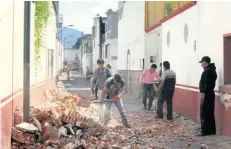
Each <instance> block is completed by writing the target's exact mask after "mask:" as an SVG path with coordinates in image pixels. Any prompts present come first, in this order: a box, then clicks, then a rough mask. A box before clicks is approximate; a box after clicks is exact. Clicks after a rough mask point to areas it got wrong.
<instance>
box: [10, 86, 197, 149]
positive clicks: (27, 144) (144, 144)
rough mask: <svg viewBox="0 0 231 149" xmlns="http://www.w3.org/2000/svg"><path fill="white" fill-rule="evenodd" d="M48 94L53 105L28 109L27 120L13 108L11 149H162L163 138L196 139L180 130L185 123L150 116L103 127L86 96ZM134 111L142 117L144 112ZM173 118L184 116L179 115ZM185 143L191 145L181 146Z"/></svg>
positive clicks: (173, 139)
mask: <svg viewBox="0 0 231 149" xmlns="http://www.w3.org/2000/svg"><path fill="white" fill-rule="evenodd" d="M50 94H51V95H52V96H53V98H49V99H47V102H52V103H53V104H55V105H56V106H55V107H53V108H51V109H43V110H41V109H36V108H31V114H30V115H31V118H30V121H29V123H22V121H21V120H22V118H21V117H22V109H21V108H17V109H16V111H15V115H16V116H17V117H16V118H15V120H16V124H17V125H16V126H15V127H13V128H12V149H23V148H25V149H143V148H144V149H164V147H163V144H166V143H167V142H165V141H166V139H163V138H169V139H167V140H169V142H174V141H175V140H178V141H179V139H181V140H180V141H185V140H188V141H190V142H193V141H195V140H193V138H187V136H185V135H184V131H182V130H183V129H185V127H186V125H187V126H188V124H187V123H185V124H182V123H179V122H177V121H176V122H172V123H167V122H164V121H155V122H153V119H152V120H151V121H152V122H151V123H149V124H151V126H148V127H145V126H144V125H143V126H142V127H133V128H132V129H125V128H123V127H121V126H116V127H113V128H112V127H107V128H106V127H104V126H102V125H101V124H100V123H99V122H98V112H97V110H96V108H94V107H92V105H90V103H89V99H87V98H86V97H82V96H80V95H73V94H70V93H67V92H60V91H57V90H54V91H51V92H50ZM133 114H135V115H137V116H140V117H142V115H144V114H145V113H142V112H140V113H133ZM139 114H141V115H139ZM146 114H148V113H146ZM151 115H152V114H151ZM174 117H175V118H176V119H178V120H180V119H183V118H182V117H180V116H179V115H174ZM140 121H141V120H140ZM181 121H182V120H181ZM185 122H187V121H185ZM140 123H141V122H138V121H137V120H134V121H133V122H131V124H132V125H133V126H135V125H136V126H137V124H140ZM144 123H145V122H144V121H143V124H144ZM187 146H190V144H187V145H184V146H182V147H183V148H187ZM175 149H176V148H175Z"/></svg>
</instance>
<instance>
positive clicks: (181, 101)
mask: <svg viewBox="0 0 231 149" xmlns="http://www.w3.org/2000/svg"><path fill="white" fill-rule="evenodd" d="M173 100H174V102H173V104H174V105H173V108H174V109H173V110H174V111H175V112H177V113H181V114H182V115H183V116H185V117H188V118H190V119H192V120H194V121H196V122H198V123H200V93H199V92H196V91H192V90H190V89H181V88H176V90H175V94H174V99H173ZM215 105H216V107H215V118H216V126H217V133H221V134H223V135H226V136H231V127H230V126H231V117H230V115H231V107H229V108H227V109H226V107H225V106H224V104H223V103H221V102H220V97H219V96H217V95H216V100H215Z"/></svg>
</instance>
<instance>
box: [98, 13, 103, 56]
mask: <svg viewBox="0 0 231 149" xmlns="http://www.w3.org/2000/svg"><path fill="white" fill-rule="evenodd" d="M102 22H103V21H102V17H101V16H100V17H99V58H102V57H103V56H102V38H103V34H102V30H103V29H102Z"/></svg>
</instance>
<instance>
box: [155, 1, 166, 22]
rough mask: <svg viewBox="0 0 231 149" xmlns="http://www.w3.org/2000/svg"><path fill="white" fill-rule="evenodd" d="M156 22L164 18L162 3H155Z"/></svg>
mask: <svg viewBox="0 0 231 149" xmlns="http://www.w3.org/2000/svg"><path fill="white" fill-rule="evenodd" d="M155 3H156V20H157V22H156V23H158V22H159V21H160V20H161V19H162V18H163V17H164V1H156V2H155Z"/></svg>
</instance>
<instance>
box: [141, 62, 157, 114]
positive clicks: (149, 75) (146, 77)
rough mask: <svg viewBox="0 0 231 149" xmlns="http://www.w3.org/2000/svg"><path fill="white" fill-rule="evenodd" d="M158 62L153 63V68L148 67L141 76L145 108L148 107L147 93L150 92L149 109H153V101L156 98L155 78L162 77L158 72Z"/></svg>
mask: <svg viewBox="0 0 231 149" xmlns="http://www.w3.org/2000/svg"><path fill="white" fill-rule="evenodd" d="M156 68H157V66H156V64H152V65H151V68H149V69H146V70H144V71H143V72H142V74H141V76H140V84H141V86H142V94H143V97H142V98H143V104H144V109H145V110H146V109H147V94H148V92H149V96H150V97H149V102H148V110H151V107H152V102H153V99H154V86H153V82H154V79H155V78H156V79H158V80H159V79H160V76H159V74H158V73H157V72H156Z"/></svg>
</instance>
